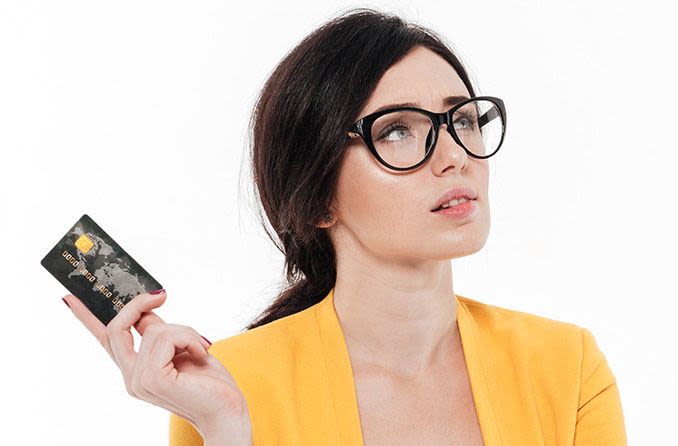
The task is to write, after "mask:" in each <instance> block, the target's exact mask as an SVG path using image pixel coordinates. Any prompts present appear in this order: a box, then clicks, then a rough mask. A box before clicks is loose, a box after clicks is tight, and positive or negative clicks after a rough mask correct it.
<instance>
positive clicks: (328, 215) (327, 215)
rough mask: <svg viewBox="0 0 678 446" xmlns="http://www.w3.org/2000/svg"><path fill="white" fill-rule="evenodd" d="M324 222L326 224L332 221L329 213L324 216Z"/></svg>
mask: <svg viewBox="0 0 678 446" xmlns="http://www.w3.org/2000/svg"><path fill="white" fill-rule="evenodd" d="M325 221H326V222H328V223H329V222H331V221H332V213H331V212H328V213H327V214H325Z"/></svg>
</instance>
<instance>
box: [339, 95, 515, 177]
mask: <svg viewBox="0 0 678 446" xmlns="http://www.w3.org/2000/svg"><path fill="white" fill-rule="evenodd" d="M479 100H486V101H490V102H492V103H493V104H494V105H495V107H492V108H491V109H489V110H488V111H487V112H486V113H485V114H483V115H482V116H480V117H479V118H478V127H479V128H481V127H482V126H484V125H485V124H487V123H488V122H490V121H491V120H492V119H494V118H496V117H497V116H499V114H501V118H502V129H501V140H500V141H499V145H498V146H497V148H496V150H495V151H494V152H492V153H491V154H489V155H483V156H481V155H476V154H474V153H473V152H471V151H470V150H468V149H467V148H466V147H465V146H464V144H463V143H462V142H461V140H460V139H459V137H458V136H457V133H456V131H455V130H454V125H450V117H451V116H453V115H454V113H455V112H456V111H457V110H459V109H460V108H461V107H463V106H464V105H466V104H468V103H470V102H475V101H479ZM401 110H410V111H417V112H420V113H423V114H424V115H426V116H428V117H429V119H431V122H432V123H433V142H432V143H431V148H430V149H427V150H428V152H427V153H426V155H424V158H423V159H422V160H421V161H420V162H418V163H417V164H415V165H413V166H410V167H397V166H392V165H391V164H389V163H387V162H386V161H385V160H384V159H383V158H382V157H381V156H379V152H378V151H377V149H376V148H375V147H374V142H373V141H372V124H373V123H374V121H376V120H377V118H379V117H380V116H382V115H385V114H387V113H391V112H394V111H401ZM442 124H447V131H448V133H449V134H450V135H451V136H452V138H453V139H454V140H455V142H456V143H457V144H459V145H460V146H461V147H462V148H463V149H464V151H465V152H466V153H467V154H468V155H469V156H471V157H473V158H478V159H487V158H489V157H491V156H493V155H495V154H496V153H497V152H498V151H499V149H500V148H501V146H502V144H503V142H504V135H505V133H506V106H505V105H504V101H503V100H502V99H500V98H498V97H495V96H475V97H472V98H468V99H465V100H464V101H462V102H460V103H458V104H455V105H454V107H452V108H451V109H449V110H448V111H446V112H442V113H434V112H432V111H428V110H425V109H423V108H417V107H393V108H388V109H384V110H379V111H378V112H374V113H371V114H369V115H366V116H363V117H362V118H360V119H358V120H357V121H356V122H354V123H353V124H352V125H351V126H350V127H349V128H348V129H347V130H346V135H347V137H348V138H349V139H353V138H357V137H359V136H360V137H361V138H362V139H363V141H365V144H366V145H367V148H368V149H369V150H370V152H371V153H372V155H374V157H375V158H376V159H377V160H378V161H379V162H380V163H381V164H383V165H384V166H386V167H388V168H389V169H393V170H398V171H405V170H412V169H416V168H417V167H419V166H421V165H422V164H424V163H425V162H426V161H427V160H428V159H429V158H430V157H431V155H432V154H433V151H434V150H435V147H436V142H437V141H438V130H439V129H440V126H441V125H442Z"/></svg>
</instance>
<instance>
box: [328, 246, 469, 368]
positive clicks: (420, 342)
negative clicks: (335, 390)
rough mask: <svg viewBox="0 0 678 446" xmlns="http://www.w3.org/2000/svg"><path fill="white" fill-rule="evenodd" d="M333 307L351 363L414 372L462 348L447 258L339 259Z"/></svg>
mask: <svg viewBox="0 0 678 446" xmlns="http://www.w3.org/2000/svg"><path fill="white" fill-rule="evenodd" d="M354 260H355V259H354ZM334 307H335V311H336V313H337V317H338V319H339V322H340V325H341V327H342V331H343V333H344V338H345V340H346V343H347V346H348V348H349V352H350V355H351V360H352V361H353V362H355V363H360V364H364V365H368V366H376V367H378V368H382V369H384V370H386V371H387V372H393V373H397V374H399V375H401V376H416V375H417V374H418V373H419V372H420V371H422V370H426V369H428V368H429V367H430V366H432V365H434V364H437V363H440V362H444V361H445V359H446V358H449V354H450V352H452V351H453V350H454V349H458V348H460V344H459V342H458V330H457V308H456V300H455V298H454V292H453V290H452V271H451V262H450V261H443V262H437V261H431V262H428V263H426V264H425V265H424V266H422V265H417V266H413V265H412V264H409V265H403V264H396V263H393V262H384V261H383V259H382V260H381V261H380V260H375V259H370V260H369V261H365V259H364V258H361V259H360V262H355V261H345V260H344V261H342V259H339V260H338V261H337V281H336V284H335V287H334Z"/></svg>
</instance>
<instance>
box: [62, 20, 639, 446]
mask: <svg viewBox="0 0 678 446" xmlns="http://www.w3.org/2000/svg"><path fill="white" fill-rule="evenodd" d="M505 125H506V110H505V107H504V103H503V101H502V100H501V99H499V98H497V97H493V96H477V95H476V94H475V91H474V88H473V86H472V85H471V82H470V80H469V77H468V75H467V73H466V71H465V69H464V67H463V66H462V64H461V63H460V61H459V60H458V58H457V57H456V56H455V55H454V54H453V52H452V51H451V50H450V49H449V47H448V46H447V45H446V44H445V43H444V41H443V39H442V38H440V37H438V36H437V35H436V34H435V33H434V32H432V31H430V30H428V29H425V28H423V27H421V26H417V25H414V24H410V23H406V22H404V21H403V20H401V19H400V18H398V17H395V16H393V15H389V14H384V13H381V12H378V11H375V10H371V9H365V8H360V9H357V10H353V11H349V12H348V13H345V14H343V15H341V16H339V17H336V18H335V19H334V20H332V21H330V22H328V23H327V24H325V25H324V26H322V27H320V28H319V29H318V30H316V31H315V32H313V33H312V34H311V35H309V36H308V37H307V38H306V39H304V40H303V41H302V42H301V43H300V44H299V45H298V46H297V47H296V48H295V49H294V50H293V51H292V52H290V53H289V54H288V55H287V56H286V57H285V59H284V60H283V61H282V62H281V63H280V64H279V65H278V67H277V68H276V69H275V71H274V72H273V73H272V75H271V76H270V78H269V79H268V81H267V83H266V85H265V86H264V88H263V91H262V93H261V96H260V98H259V100H258V103H257V105H256V108H255V110H254V114H253V120H252V130H253V140H252V142H253V146H252V147H253V152H252V162H253V173H254V180H255V183H256V186H257V192H258V197H259V198H260V199H261V202H262V204H263V209H264V211H265V212H266V217H267V218H268V220H269V222H270V224H271V226H272V228H273V230H274V231H275V233H276V235H277V237H278V238H279V240H280V241H281V242H282V245H281V246H279V249H280V250H281V252H282V253H283V254H284V255H285V259H286V267H287V278H288V280H289V282H290V287H289V288H288V289H286V290H285V291H284V292H283V293H282V294H281V295H280V296H278V298H277V299H276V300H275V302H274V303H273V304H272V305H271V306H270V307H269V308H268V309H267V310H266V311H265V312H264V313H263V314H262V315H261V316H260V317H259V318H257V320H256V321H254V322H253V323H251V324H250V325H249V326H248V327H247V329H248V330H246V331H244V332H242V333H239V334H237V335H235V336H232V337H229V338H226V339H222V340H220V341H218V342H216V343H215V344H213V345H210V344H209V343H208V341H206V340H204V339H203V338H202V337H201V336H200V335H199V334H198V333H196V332H195V330H193V329H192V328H190V327H185V326H179V325H174V324H166V323H164V322H163V321H162V320H161V319H160V318H159V317H158V316H157V315H155V314H154V313H153V312H152V311H151V310H152V309H154V308H157V307H159V306H160V305H162V303H163V302H164V300H165V296H166V295H165V294H164V292H161V293H160V294H157V295H153V294H142V295H139V296H137V297H136V298H135V299H134V300H132V301H131V302H130V303H129V304H127V305H126V306H125V308H123V310H122V311H121V312H120V313H119V314H118V315H117V316H116V318H115V319H114V320H113V321H112V322H111V323H110V324H109V326H108V327H104V326H99V325H96V324H95V322H94V321H93V319H91V318H90V317H89V315H88V314H87V310H86V308H84V306H82V304H80V302H79V301H78V300H77V299H75V298H72V297H71V296H69V297H68V302H69V303H70V304H71V305H72V306H73V309H74V311H75V312H76V314H77V315H78V317H79V318H80V319H81V320H82V321H83V322H84V323H85V324H86V325H88V328H90V330H91V331H92V332H93V333H94V334H95V335H96V336H97V338H99V339H100V341H101V342H102V344H103V345H104V347H106V349H107V350H108V351H109V353H110V355H111V357H112V358H113V360H114V361H116V363H117V364H118V365H119V367H120V368H121V371H122V372H123V376H124V378H125V383H126V385H127V389H128V391H129V393H130V394H131V395H133V396H135V397H137V398H141V399H144V400H146V401H149V402H151V403H153V404H156V405H159V406H161V407H164V408H166V409H168V410H170V411H171V412H172V413H171V414H170V444H171V445H174V446H189V445H200V444H205V445H245V444H252V442H253V444H255V445H269V444H270V445H273V444H275V445H380V444H384V445H386V444H388V445H443V444H445V445H447V444H464V445H481V444H485V445H537V444H539V445H564V444H575V445H578V446H582V445H607V446H611V445H624V444H626V437H625V431H624V420H623V414H622V409H621V403H620V397H619V392H618V389H617V386H616V382H615V377H614V375H613V374H612V372H611V370H610V368H609V367H608V365H607V362H606V359H605V357H604V356H603V354H602V352H601V351H600V350H599V349H598V347H597V345H596V343H595V340H594V338H593V336H592V334H591V333H590V332H589V331H588V330H587V329H586V328H582V327H579V326H577V325H575V324H572V323H568V322H561V321H555V320H551V319H547V318H544V317H540V316H537V315H532V314H529V313H524V312H519V311H515V310H510V309H506V308H501V307H497V306H492V305H489V304H485V303H481V302H479V301H476V300H473V299H470V298H467V297H463V296H460V295H457V294H455V293H454V292H453V289H452V271H451V262H450V259H452V258H457V257H462V256H466V255H470V254H473V253H475V252H477V251H479V250H480V249H481V248H482V246H483V245H484V243H485V241H486V240H487V237H488V233H489V228H490V208H489V197H488V179H489V169H488V161H487V159H488V158H489V157H490V156H493V155H494V154H496V153H497V151H498V149H499V148H500V147H501V145H502V142H503V139H504V133H505ZM269 236H271V239H272V240H273V239H274V237H273V236H272V235H271V233H269ZM132 325H134V327H135V328H136V329H137V330H138V331H139V333H140V334H141V335H142V341H141V344H140V348H139V353H138V354H137V353H136V352H134V350H133V341H132V337H131V333H130V331H129V330H130V327H131V326H132Z"/></svg>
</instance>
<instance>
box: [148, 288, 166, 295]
mask: <svg viewBox="0 0 678 446" xmlns="http://www.w3.org/2000/svg"><path fill="white" fill-rule="evenodd" d="M164 291H165V289H164V288H160V289H159V290H155V291H151V294H160V293H163V292H164Z"/></svg>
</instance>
